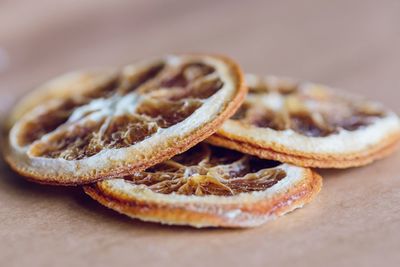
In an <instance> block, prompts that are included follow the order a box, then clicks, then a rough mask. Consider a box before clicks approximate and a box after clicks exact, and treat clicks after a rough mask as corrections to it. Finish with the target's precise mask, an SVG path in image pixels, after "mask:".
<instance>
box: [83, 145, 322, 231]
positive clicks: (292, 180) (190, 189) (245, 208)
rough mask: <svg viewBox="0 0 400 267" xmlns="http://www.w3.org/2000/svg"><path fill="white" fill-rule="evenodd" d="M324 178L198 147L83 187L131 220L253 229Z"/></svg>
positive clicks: (304, 197) (307, 195)
mask: <svg viewBox="0 0 400 267" xmlns="http://www.w3.org/2000/svg"><path fill="white" fill-rule="evenodd" d="M321 185H322V179H321V177H320V176H319V175H318V174H316V173H314V172H313V171H311V170H310V169H307V168H302V167H297V166H293V165H290V164H281V163H279V162H276V161H271V160H265V159H259V158H257V157H255V156H250V155H245V154H242V153H240V152H236V151H233V150H229V149H225V148H221V147H214V146H210V145H207V144H205V143H200V144H198V145H196V146H195V147H193V148H191V149H190V150H188V151H186V152H184V153H183V154H180V155H177V156H175V157H174V158H172V159H170V160H167V161H164V162H162V163H160V164H158V165H155V166H153V167H151V168H149V169H147V170H146V171H144V172H138V173H134V174H132V175H130V176H126V177H123V178H120V179H110V180H104V181H101V182H98V183H96V184H93V185H88V186H85V187H84V189H85V192H86V193H87V194H89V195H90V196H91V197H92V198H94V199H95V200H97V201H98V202H100V203H101V204H103V205H105V206H106V207H109V208H111V209H113V210H116V211H118V212H120V213H123V214H126V215H128V216H130V217H132V218H138V219H141V220H144V221H152V222H160V223H163V224H174V225H190V226H194V227H209V226H215V227H216V226H222V227H252V226H257V225H260V224H262V223H265V222H266V221H268V220H270V219H273V218H275V217H277V216H280V215H283V214H285V213H287V212H290V211H292V210H294V209H296V208H299V207H302V206H303V205H304V204H305V203H308V202H310V201H311V200H312V199H313V198H314V196H315V195H316V194H317V193H318V192H319V190H320V189H321Z"/></svg>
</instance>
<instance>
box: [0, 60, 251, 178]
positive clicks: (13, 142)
mask: <svg viewBox="0 0 400 267" xmlns="http://www.w3.org/2000/svg"><path fill="white" fill-rule="evenodd" d="M74 75H75V76H74ZM74 75H73V77H74V78H71V77H70V76H64V77H63V78H60V80H57V79H56V80H54V81H53V82H52V83H49V84H48V85H47V86H45V87H44V88H41V89H40V90H39V91H40V92H38V93H32V94H30V95H29V96H28V97H27V98H26V99H22V101H21V104H17V106H16V111H14V112H12V116H11V117H10V119H9V122H10V124H11V122H12V124H13V126H12V128H11V130H10V131H9V135H8V144H7V146H6V149H5V155H6V159H7V161H8V163H9V164H10V165H11V167H12V168H13V169H15V170H16V171H17V172H19V173H21V174H22V175H24V176H27V177H28V178H29V179H31V180H34V181H36V182H39V183H48V184H63V185H70V184H71V185H72V184H85V183H90V182H94V181H97V180H100V179H104V178H110V177H117V176H121V175H127V174H130V173H134V172H137V171H141V170H144V169H146V168H148V167H150V166H152V165H154V164H156V163H159V162H161V161H163V160H165V159H168V158H171V157H173V156H174V155H176V154H178V153H181V152H183V151H185V150H187V149H189V148H190V147H192V146H194V145H195V144H197V143H198V142H200V141H202V140H203V139H205V138H207V137H208V136H209V135H211V134H212V133H213V132H214V131H215V130H216V129H218V127H219V126H220V125H221V124H222V123H223V121H224V120H226V119H227V118H229V117H230V116H231V115H232V114H233V113H234V112H235V111H236V109H237V108H238V107H239V106H240V104H241V102H242V101H243V99H244V97H245V94H246V87H244V85H243V81H242V73H241V70H240V69H239V67H238V66H237V65H236V64H235V63H234V62H233V61H232V60H230V59H227V58H225V57H221V56H210V55H170V56H166V57H163V58H160V59H156V60H152V61H147V62H141V63H137V64H134V65H129V66H126V67H124V68H122V70H120V71H114V72H104V76H103V75H102V73H101V72H96V74H95V75H94V74H93V75H91V76H90V75H89V76H87V77H88V78H87V79H84V78H83V77H85V75H84V74H81V75H79V74H77V73H75V74H74ZM68 77H69V78H68ZM77 77H79V78H77ZM63 81H65V83H66V84H67V85H68V86H62V83H63ZM88 81H90V82H88ZM52 85H54V86H55V87H52ZM67 87H68V88H67ZM57 88H60V89H59V91H58V90H57Z"/></svg>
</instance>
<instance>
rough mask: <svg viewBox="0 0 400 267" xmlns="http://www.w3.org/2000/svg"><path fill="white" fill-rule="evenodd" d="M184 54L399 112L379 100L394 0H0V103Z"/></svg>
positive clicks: (391, 66)
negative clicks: (342, 92)
mask: <svg viewBox="0 0 400 267" xmlns="http://www.w3.org/2000/svg"><path fill="white" fill-rule="evenodd" d="M182 51H184V52H186V51H197V52H212V53H223V54H227V55H229V56H231V57H233V58H234V59H236V60H237V61H238V62H239V63H240V64H241V65H242V67H243V69H244V70H245V71H247V72H255V73H258V74H277V75H285V76H293V77H296V78H300V79H305V80H312V81H317V82H322V83H326V84H329V85H332V86H336V87H341V88H345V89H346V90H349V91H354V92H360V93H365V94H366V95H367V96H368V97H371V98H377V99H378V100H382V101H383V100H384V102H385V103H386V104H388V105H389V106H390V107H392V108H394V109H396V108H397V111H400V109H399V108H398V107H397V105H396V104H397V99H393V98H388V97H384V95H385V94H392V93H394V92H395V91H397V90H399V88H400V78H399V72H400V1H398V0H392V1H390V0H387V1H376V0H375V1H374V0H363V1H354V0H352V1H349V0H343V1H318V0H300V1H288V0H281V1H214V0H202V1H185V0H158V1H145V0H142V1H130V0H114V1H98V0H86V1H82V0H62V1H52V0H37V1H28V0H26V1H20V0H2V1H0V97H1V99H2V100H3V103H10V104H11V103H12V102H13V101H15V98H16V97H18V96H20V95H22V94H23V93H24V92H26V91H28V90H31V89H32V88H34V87H35V86H37V85H39V84H40V83H42V82H44V81H45V80H47V79H49V78H51V77H53V76H55V75H58V74H61V73H63V72H67V71H70V70H73V69H79V68H88V67H94V66H108V65H122V64H125V63H131V62H133V61H135V60H137V59H141V58H145V57H148V56H157V55H161V54H164V53H170V52H182ZM8 100H9V101H8ZM7 105H8V104H7ZM7 105H2V106H1V108H0V111H4V110H5V109H8V107H9V106H7Z"/></svg>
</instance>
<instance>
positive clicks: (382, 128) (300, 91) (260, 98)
mask: <svg viewBox="0 0 400 267" xmlns="http://www.w3.org/2000/svg"><path fill="white" fill-rule="evenodd" d="M246 80H247V85H248V86H249V94H248V96H247V98H246V100H245V102H244V103H243V105H242V107H241V108H240V109H239V110H238V111H237V113H236V114H235V115H234V116H233V117H232V118H231V119H230V120H228V121H226V122H225V123H224V124H223V125H222V127H221V128H220V129H219V130H218V131H217V132H216V133H215V134H214V135H213V136H211V137H210V138H209V139H207V140H208V142H210V143H212V144H214V145H219V146H224V147H228V148H231V149H235V150H239V151H242V152H244V153H249V154H252V155H257V156H259V157H262V158H266V159H273V160H278V161H282V162H288V163H292V164H295V165H298V166H305V167H319V168H348V167H355V166H361V165H365V164H368V163H370V162H372V161H374V160H376V159H379V158H382V157H384V156H386V155H388V154H390V153H391V152H393V150H394V149H395V148H396V144H397V143H398V142H399V140H400V123H399V118H398V117H397V115H396V114H395V113H394V112H392V111H390V110H388V109H386V108H385V107H383V106H382V105H381V104H379V103H376V102H372V101H369V100H365V99H363V98H361V97H359V96H354V95H351V94H348V93H345V92H340V91H337V90H334V89H332V88H328V87H327V86H323V85H318V84H313V83H299V82H295V81H293V80H290V79H286V78H279V77H274V76H269V77H265V78H262V77H258V76H255V75H248V76H247V77H246Z"/></svg>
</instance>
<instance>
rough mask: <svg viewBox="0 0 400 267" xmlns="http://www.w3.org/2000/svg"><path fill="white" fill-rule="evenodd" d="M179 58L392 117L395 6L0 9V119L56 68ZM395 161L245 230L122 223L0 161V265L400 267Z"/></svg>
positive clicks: (76, 1) (60, 4) (137, 4)
mask: <svg viewBox="0 0 400 267" xmlns="http://www.w3.org/2000/svg"><path fill="white" fill-rule="evenodd" d="M190 51H195V52H210V53H221V54H226V55H228V56H230V57H232V58H234V59H236V60H237V61H238V62H239V63H240V64H241V65H242V67H243V69H244V70H245V71H246V72H254V73H257V74H262V75H263V74H276V75H284V76H292V77H295V78H298V79H303V80H310V81H315V82H320V83H325V84H328V85H331V86H334V87H338V88H343V89H345V90H348V91H352V92H356V93H361V94H364V95H366V96H367V97H369V98H373V99H377V100H380V101H382V102H383V103H385V104H386V105H388V106H389V107H391V108H392V109H394V110H395V111H397V112H400V105H399V104H398V102H399V97H400V0H381V1H377V0H359V1H356V0H338V1H333V0H331V1H322V0H319V1H318V0H293V1H288V0H279V1H278V0H277V1H250V0H246V1H244V0H243V1H239V0H238V1H233V0H232V1H215V0H200V1H199V0H198V1H188V0H186V1H185V0H156V1H145V0H142V1H131V0H109V1H101V0H85V1H83V0H58V1H54V0H35V1H28V0H26V1H22V0H0V114H1V115H2V116H4V114H5V112H6V111H8V110H9V109H10V107H11V106H12V104H13V103H14V102H15V101H16V99H17V98H18V97H21V96H22V95H23V94H24V93H26V92H27V91H29V90H32V89H33V88H35V87H36V86H38V85H40V84H41V83H43V82H44V81H46V80H48V79H50V78H52V77H54V76H56V75H59V74H62V73H64V72H67V71H71V70H74V69H82V68H90V67H99V66H109V65H116V66H122V65H123V64H126V63H132V62H134V61H135V60H138V59H143V58H146V57H149V56H150V57H154V56H158V55H162V54H165V53H171V52H190ZM399 158H400V154H399V153H397V154H396V155H394V156H393V157H390V158H388V159H386V160H382V161H379V162H377V163H375V164H373V165H371V166H368V167H365V168H358V169H352V170H348V171H346V172H341V171H331V170H328V171H324V172H323V175H324V178H325V179H324V188H323V190H322V192H321V194H320V196H319V197H318V198H317V199H316V201H315V202H314V203H312V205H309V206H308V208H307V209H302V210H301V211H300V212H294V213H293V214H291V215H290V216H287V217H285V218H281V219H279V220H277V221H275V222H271V223H270V224H268V226H265V227H260V228H256V229H253V230H248V231H223V230H220V231H218V230H215V231H211V230H210V231H194V230H192V229H187V228H168V229H167V230H166V228H165V227H161V226H158V225H152V224H145V223H140V222H138V221H135V222H134V223H133V222H132V221H130V220H129V219H128V218H125V217H123V216H118V215H116V214H115V213H113V212H112V211H108V210H106V209H105V208H102V207H100V205H97V203H94V202H92V201H90V200H89V199H88V198H85V196H83V194H82V192H81V191H80V189H79V188H72V189H71V188H62V189H60V188H54V187H52V188H49V187H43V186H39V185H37V186H36V185H34V184H32V183H28V182H25V181H24V180H23V179H20V177H19V176H17V175H16V174H14V173H12V172H11V171H10V170H9V169H8V168H6V167H5V166H4V164H3V163H0V171H1V174H0V176H1V177H0V191H1V192H0V218H1V219H0V221H1V223H0V224H1V227H0V240H1V241H2V244H3V246H2V247H1V249H0V251H1V252H0V265H1V266H26V265H30V266H35V265H36V266H54V265H60V261H63V262H64V264H65V265H67V264H68V265H67V266H88V265H92V266H99V265H105V266H112V265H115V264H116V263H117V262H122V263H125V266H135V265H138V266H142V265H143V266H159V265H160V264H159V261H162V262H163V265H164V266H168V263H170V264H171V265H176V264H178V265H179V264H180V265H182V266H189V265H190V266H201V265H202V266H208V265H207V264H209V263H216V264H218V266H223V264H224V263H225V264H226V266H235V265H236V266H237V265H240V264H241V263H243V262H248V265H249V266H257V265H258V266H265V265H266V264H265V262H266V261H268V263H270V265H276V266H293V263H295V264H296V266H335V265H336V266H337V265H340V266H380V265H382V264H385V266H398V263H399V261H400V254H399V253H398V248H399V247H400V238H399V222H400V219H399V218H400V217H399V214H400V213H399V205H400V204H399V203H400V195H399V190H398V189H399V188H400V179H398V178H399V177H398V171H399V170H398V163H399ZM377 178H379V179H377ZM360 185H362V186H360ZM350 189H351V193H349V190H350ZM71 191H72V192H74V193H73V194H71ZM71 195H72V196H73V197H71ZM65 211H66V212H65ZM50 254H51V255H52V257H50V256H49V255H50ZM77 261H78V262H79V263H80V264H76V263H77ZM46 263H47V264H46ZM164 263H165V264H164Z"/></svg>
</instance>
